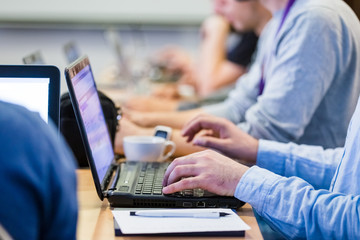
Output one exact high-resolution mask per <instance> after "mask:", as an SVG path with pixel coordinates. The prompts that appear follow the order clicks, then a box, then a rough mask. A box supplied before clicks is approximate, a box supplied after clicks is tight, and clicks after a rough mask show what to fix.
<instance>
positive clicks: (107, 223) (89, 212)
mask: <svg viewBox="0 0 360 240" xmlns="http://www.w3.org/2000/svg"><path fill="white" fill-rule="evenodd" d="M77 176H78V201H79V219H78V227H77V239H79V240H82V239H84V240H85V239H86V240H89V239H123V240H125V239H126V240H129V239H139V240H140V239H144V238H145V237H115V235H114V222H113V216H112V213H111V210H110V207H109V204H108V202H107V200H104V201H103V202H101V201H100V199H99V197H98V196H97V194H96V191H95V186H94V182H93V179H92V177H91V172H90V170H87V169H86V170H85V169H80V170H77ZM238 214H239V216H241V218H242V219H243V220H244V221H245V222H246V223H247V224H248V225H249V226H250V227H251V230H249V231H246V234H245V237H244V238H239V237H237V238H236V237H234V238H229V237H224V239H226V240H229V239H263V238H262V235H261V233H260V230H259V227H258V225H257V222H256V219H255V217H254V215H253V212H252V209H251V206H250V205H248V204H246V205H245V206H243V207H242V208H241V209H240V210H239V211H238ZM158 238H159V237H146V239H158ZM166 239H187V240H188V239H196V240H201V239H206V238H199V237H196V238H195V237H194V238H191V237H166ZM216 239H221V238H216Z"/></svg>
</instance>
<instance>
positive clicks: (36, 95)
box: [0, 77, 50, 122]
mask: <svg viewBox="0 0 360 240" xmlns="http://www.w3.org/2000/svg"><path fill="white" fill-rule="evenodd" d="M49 83H50V79H49V78H6V77H0V99H1V100H3V101H6V102H11V103H14V104H18V105H22V106H24V107H26V108H27V109H29V110H30V111H34V112H38V113H39V114H40V116H41V117H42V119H44V121H45V122H48V120H49V119H48V114H49V113H48V102H49Z"/></svg>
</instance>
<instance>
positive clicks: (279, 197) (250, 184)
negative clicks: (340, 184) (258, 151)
mask: <svg viewBox="0 0 360 240" xmlns="http://www.w3.org/2000/svg"><path fill="white" fill-rule="evenodd" d="M259 176H261V177H259ZM235 197H237V198H238V199H240V200H242V201H245V202H248V203H250V204H251V205H252V207H253V208H254V209H255V210H256V211H257V212H258V213H259V214H260V215H261V216H262V217H263V218H264V219H265V220H266V221H267V222H268V223H269V225H270V226H271V227H272V228H274V229H276V230H278V231H279V232H281V233H282V234H283V235H284V236H286V237H287V238H291V239H359V237H360V221H359V218H360V214H359V213H360V196H353V195H344V194H340V193H332V192H329V191H328V190H315V189H314V188H313V187H312V186H311V185H310V184H309V183H307V182H306V181H304V180H302V179H300V178H297V177H290V178H285V177H281V176H279V175H277V174H275V173H272V172H270V171H268V170H265V169H262V168H259V167H257V166H254V167H252V168H250V169H249V170H248V171H247V172H246V173H245V174H244V176H243V177H242V178H241V180H240V182H239V184H238V186H237V188H236V191H235Z"/></svg>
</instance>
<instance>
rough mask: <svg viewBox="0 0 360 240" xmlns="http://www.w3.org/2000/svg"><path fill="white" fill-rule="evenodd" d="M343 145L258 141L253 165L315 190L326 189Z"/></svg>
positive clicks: (342, 150)
mask: <svg viewBox="0 0 360 240" xmlns="http://www.w3.org/2000/svg"><path fill="white" fill-rule="evenodd" d="M343 152H344V149H343V148H336V149H327V150H324V149H323V148H322V147H319V146H309V145H296V144H294V143H287V144H284V143H279V142H272V141H267V140H260V141H259V150H258V155H257V165H258V166H259V167H261V168H265V169H267V170H270V171H272V172H274V173H276V174H279V175H281V176H285V177H291V176H296V177H300V178H302V179H304V180H305V181H307V182H309V183H310V184H311V185H312V186H314V187H315V188H316V189H320V188H322V189H329V188H330V184H331V180H332V178H333V176H334V174H335V171H336V168H337V166H338V164H339V162H340V160H341V157H342V155H343Z"/></svg>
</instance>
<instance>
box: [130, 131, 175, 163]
mask: <svg viewBox="0 0 360 240" xmlns="http://www.w3.org/2000/svg"><path fill="white" fill-rule="evenodd" d="M167 146H171V149H170V151H169V152H168V153H166V154H165V150H166V149H167ZM123 147H124V154H125V157H126V159H127V160H128V161H142V162H161V161H165V160H166V159H168V158H169V157H170V156H171V155H172V154H173V153H174V152H175V143H174V142H172V141H168V140H166V139H164V138H162V137H156V136H127V137H124V139H123Z"/></svg>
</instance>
